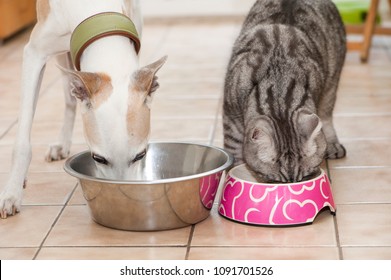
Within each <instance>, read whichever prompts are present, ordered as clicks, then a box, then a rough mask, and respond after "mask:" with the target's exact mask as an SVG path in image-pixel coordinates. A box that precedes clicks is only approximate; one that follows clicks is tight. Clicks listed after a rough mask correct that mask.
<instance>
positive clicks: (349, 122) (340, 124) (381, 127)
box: [334, 115, 391, 140]
mask: <svg viewBox="0 0 391 280" xmlns="http://www.w3.org/2000/svg"><path fill="white" fill-rule="evenodd" d="M390 122H391V115H383V116H371V115H369V116H351V117H345V116H337V117H335V118H334V125H335V129H336V131H337V133H338V137H339V138H340V139H342V140H343V139H345V138H360V139H363V138H390V139H391V126H390Z"/></svg>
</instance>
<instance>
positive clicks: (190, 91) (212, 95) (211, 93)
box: [152, 74, 223, 114]
mask: <svg viewBox="0 0 391 280" xmlns="http://www.w3.org/2000/svg"><path fill="white" fill-rule="evenodd" d="M159 84H160V88H159V89H158V90H159V91H158V92H157V93H156V99H155V100H154V101H153V105H152V106H155V105H156V104H155V103H157V104H158V103H159V101H158V98H160V99H161V98H163V99H164V98H178V99H184V100H188V102H191V101H190V100H194V99H197V98H203V99H207V98H209V99H216V98H219V97H220V96H221V94H222V92H223V80H222V78H221V77H219V78H214V77H209V78H208V79H205V80H202V81H198V80H194V79H189V78H187V80H184V79H183V77H180V76H178V75H177V74H173V75H170V76H168V75H167V77H165V78H159ZM152 110H153V108H152ZM152 114H153V111H152Z"/></svg>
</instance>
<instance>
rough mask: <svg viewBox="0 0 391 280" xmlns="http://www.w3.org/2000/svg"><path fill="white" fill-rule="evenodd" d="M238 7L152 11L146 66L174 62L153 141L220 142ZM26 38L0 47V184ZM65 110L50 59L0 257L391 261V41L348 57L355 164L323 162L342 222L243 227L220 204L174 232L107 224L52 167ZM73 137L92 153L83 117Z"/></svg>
mask: <svg viewBox="0 0 391 280" xmlns="http://www.w3.org/2000/svg"><path fill="white" fill-rule="evenodd" d="M146 2H149V3H151V1H146ZM161 2H163V3H164V2H165V3H167V4H170V3H171V4H172V1H169V0H166V1H164V0H161ZM173 2H175V1H173ZM238 2H239V1H236V2H235V1H231V2H229V3H233V4H232V6H230V7H231V11H235V12H236V13H238V16H237V17H232V18H230V17H227V16H226V14H224V13H228V12H229V11H228V12H227V10H224V13H223V14H222V16H221V17H212V16H211V15H209V16H208V17H201V18H198V19H197V16H195V15H193V17H189V18H186V17H183V16H182V17H178V18H172V17H170V16H167V15H165V17H166V18H165V20H163V21H162V20H160V21H159V20H158V15H156V14H154V12H156V11H152V12H150V17H149V18H148V17H147V19H146V25H145V29H144V34H143V36H144V38H143V47H142V53H141V60H142V64H145V63H149V62H151V61H153V60H154V59H157V58H159V57H160V56H162V55H164V54H168V55H169V60H168V62H167V64H166V65H165V66H164V68H162V70H161V71H160V75H159V81H160V84H161V88H160V89H159V91H158V93H157V94H156V98H155V100H154V102H153V109H152V116H153V117H152V140H164V141H169V140H175V141H192V142H197V143H204V144H213V145H216V146H222V125H221V110H220V109H221V97H222V86H223V79H224V73H225V67H226V64H227V62H228V59H229V55H230V50H231V46H232V43H233V41H234V39H235V38H236V36H237V34H238V32H239V29H240V20H239V19H240V16H241V12H242V10H246V9H244V8H243V7H242V6H240V7H241V9H242V10H241V9H236V8H237V7H239V6H235V5H234V4H235V3H236V4H237V3H238ZM240 2H241V3H244V2H246V3H247V4H248V3H250V2H251V1H242V0H241V1H240ZM147 8H148V5H147V7H146V8H145V9H147ZM155 8H156V7H155ZM226 9H228V8H227V7H226ZM162 10H163V9H162ZM228 10H229V9H228ZM181 12H182V11H181ZM182 15H183V14H182ZM29 33H30V30H27V31H25V32H23V33H21V34H19V35H18V36H16V37H14V38H12V39H10V40H8V41H7V42H6V43H5V44H4V45H3V46H2V47H0V96H1V101H0V159H1V160H0V187H1V186H2V185H3V184H4V183H5V181H6V179H7V176H8V172H9V170H10V160H11V153H12V143H13V142H14V139H15V133H16V124H17V112H18V100H19V97H18V96H19V87H20V81H19V77H20V67H21V54H22V48H23V45H24V44H25V43H26V41H27V39H28V36H29ZM63 108H64V104H63V98H62V88H61V81H60V72H59V71H58V70H57V69H56V67H55V65H54V62H50V63H49V65H48V67H47V71H46V75H45V77H44V81H43V86H42V90H41V98H40V100H39V103H38V108H37V113H36V117H35V122H34V127H33V132H32V145H33V162H32V164H31V168H30V172H29V185H28V187H27V189H26V190H25V195H24V203H23V208H22V212H21V213H20V214H18V215H17V216H15V217H11V218H9V219H5V220H0V236H1V238H0V259H391V125H390V120H391V40H390V39H387V38H382V37H379V38H376V40H375V43H374V46H373V48H372V50H371V57H370V60H369V63H368V64H361V63H360V62H359V57H358V54H357V53H349V54H348V56H347V61H346V66H345V68H344V71H343V74H342V80H341V85H340V90H339V97H338V101H337V106H336V109H335V125H336V128H337V130H338V133H339V136H340V138H341V141H342V142H343V143H344V144H345V145H346V148H347V150H348V156H347V157H346V158H345V159H342V160H338V161H329V162H328V163H327V166H328V171H329V173H330V177H331V180H332V185H333V191H334V198H335V200H336V203H337V215H336V216H335V217H334V216H332V215H330V214H329V213H328V212H323V213H321V214H320V216H318V217H317V219H316V220H315V222H314V223H313V224H312V225H309V226H303V227H289V228H270V227H255V226H247V225H243V224H237V223H233V222H230V221H228V220H226V219H224V218H222V217H220V216H219V215H218V214H217V211H216V207H214V208H213V209H212V211H211V216H210V217H209V218H208V219H206V220H205V221H203V222H201V223H199V224H197V225H195V226H191V227H187V228H182V229H178V230H170V231H162V232H126V231H118V230H112V229H108V228H105V227H102V226H99V225H97V224H95V223H94V222H93V221H92V220H91V218H90V216H89V213H88V210H87V206H86V205H85V201H84V198H83V196H82V193H81V190H80V188H79V186H78V185H77V182H76V180H75V179H74V178H72V177H70V176H68V175H67V174H65V172H64V171H63V170H62V166H63V163H64V162H63V161H62V162H55V163H46V162H45V161H44V153H45V150H46V148H47V145H48V144H49V143H52V142H55V141H56V137H57V134H58V132H59V129H60V125H61V120H62V113H59V112H62V110H63ZM73 139H74V146H73V148H72V153H76V152H78V151H81V150H84V149H85V145H84V140H83V135H82V128H81V122H80V116H78V118H77V123H76V128H75V135H74V138H73ZM217 202H218V201H216V203H217ZM215 206H216V205H215Z"/></svg>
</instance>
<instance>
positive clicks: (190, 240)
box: [185, 225, 195, 260]
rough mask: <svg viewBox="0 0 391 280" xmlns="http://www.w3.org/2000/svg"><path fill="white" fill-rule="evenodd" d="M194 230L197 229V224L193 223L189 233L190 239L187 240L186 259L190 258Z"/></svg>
mask: <svg viewBox="0 0 391 280" xmlns="http://www.w3.org/2000/svg"><path fill="white" fill-rule="evenodd" d="M194 230H195V225H192V226H191V230H190V234H189V240H188V241H187V246H186V255H185V260H188V259H189V254H190V249H191V242H192V240H193V235H194Z"/></svg>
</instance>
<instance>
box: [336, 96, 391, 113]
mask: <svg viewBox="0 0 391 280" xmlns="http://www.w3.org/2000/svg"><path fill="white" fill-rule="evenodd" d="M383 90H384V89H383ZM346 91H351V95H338V97H337V103H336V104H335V108H334V114H335V115H336V116H338V115H341V114H344V115H351V114H385V113H389V112H390V106H389V104H390V103H391V95H376V96H374V95H354V93H356V92H355V90H351V89H347V90H346ZM365 92H367V93H371V92H373V90H372V89H367V90H365Z"/></svg>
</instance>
